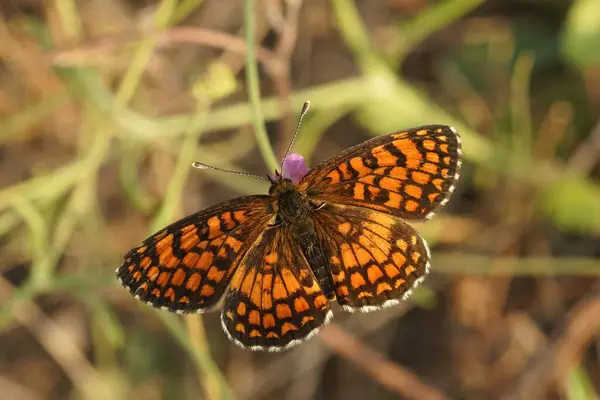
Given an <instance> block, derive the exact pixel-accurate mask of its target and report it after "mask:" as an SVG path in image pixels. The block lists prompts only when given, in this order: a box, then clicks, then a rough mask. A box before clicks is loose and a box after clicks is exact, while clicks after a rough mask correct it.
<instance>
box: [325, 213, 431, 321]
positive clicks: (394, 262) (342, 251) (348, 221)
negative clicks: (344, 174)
mask: <svg viewBox="0 0 600 400" xmlns="http://www.w3.org/2000/svg"><path fill="white" fill-rule="evenodd" d="M314 219H315V226H316V231H317V236H318V237H319V241H320V243H321V246H323V248H324V249H325V251H326V253H327V256H328V257H329V260H330V273H331V278H332V283H333V287H334V291H335V295H336V298H337V301H338V303H339V304H340V305H341V306H342V307H343V308H344V309H345V310H346V311H350V312H353V311H355V310H358V311H362V312H367V311H373V310H377V309H378V308H381V307H387V306H391V305H393V304H396V303H398V302H400V301H401V300H403V299H406V298H407V297H408V296H409V295H410V293H411V291H412V290H413V289H414V288H415V287H416V286H417V285H418V284H419V283H420V282H421V281H422V280H423V279H424V276H425V275H426V274H427V272H428V270H429V258H430V255H429V248H428V247H427V243H426V242H425V240H424V239H423V238H422V237H421V236H419V234H418V233H417V232H416V231H415V230H414V229H413V228H412V227H411V226H410V225H408V224H407V223H406V222H404V221H402V220H401V219H400V218H398V217H395V216H393V215H390V214H385V213H382V212H379V211H374V210H370V209H367V208H364V207H356V206H346V205H334V204H327V205H325V206H324V207H323V208H322V209H320V210H318V211H316V212H315V213H314Z"/></svg>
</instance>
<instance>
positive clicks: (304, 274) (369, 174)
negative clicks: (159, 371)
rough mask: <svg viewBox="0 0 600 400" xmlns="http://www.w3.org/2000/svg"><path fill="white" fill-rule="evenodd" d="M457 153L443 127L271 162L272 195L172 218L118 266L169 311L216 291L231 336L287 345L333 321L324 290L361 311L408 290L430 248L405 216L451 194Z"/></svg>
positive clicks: (131, 284)
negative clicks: (293, 170)
mask: <svg viewBox="0 0 600 400" xmlns="http://www.w3.org/2000/svg"><path fill="white" fill-rule="evenodd" d="M307 109H308V103H307V104H306V105H305V108H304V109H303V113H302V115H304V113H305V112H306V110H307ZM290 147H291V144H290ZM460 157H461V149H460V137H459V136H458V135H457V133H456V130H455V129H454V128H451V127H448V126H443V125H430V126H423V127H420V128H414V129H410V130H407V131H402V132H396V133H392V134H389V135H385V136H380V137H376V138H374V139H371V140H368V141H366V142H364V143H361V144H359V145H357V146H354V147H351V148H349V149H347V150H346V151H344V152H342V153H340V154H339V155H337V156H335V157H333V158H331V159H329V160H326V161H324V162H322V163H321V164H319V165H318V166H317V167H316V168H314V169H313V170H311V171H310V172H308V173H307V174H306V175H304V176H303V177H302V178H301V179H300V180H299V182H298V183H295V182H294V181H292V179H290V178H288V177H286V176H287V175H286V176H283V175H282V174H280V173H278V172H276V174H275V177H269V180H270V181H271V187H270V189H269V195H254V196H245V197H239V198H236V199H233V200H230V201H227V202H225V203H221V204H217V205H215V206H212V207H209V208H207V209H205V210H202V211H200V212H198V213H196V214H192V215H190V216H188V217H186V218H183V219H181V220H179V221H177V222H175V223H173V224H171V225H169V226H168V227H166V228H164V229H162V230H161V231H159V232H158V233H156V234H154V235H152V236H151V237H149V238H148V239H146V240H145V241H144V242H143V244H142V245H141V246H140V247H136V248H134V249H132V250H131V251H130V252H129V253H127V255H126V256H125V261H124V263H123V264H122V265H121V266H120V267H119V268H117V271H116V272H117V277H118V279H119V281H120V282H121V284H122V285H123V286H124V287H125V288H127V289H128V290H129V291H130V292H131V293H132V294H133V295H134V296H135V298H137V299H139V300H142V301H144V302H147V303H148V304H150V305H152V306H154V307H158V308H161V309H164V310H168V311H173V312H177V313H188V312H199V313H202V312H205V311H209V310H211V309H213V308H214V307H215V306H216V305H217V303H219V301H220V299H222V298H224V301H223V310H222V316H221V321H222V325H223V329H224V330H225V332H226V333H227V335H228V336H229V338H230V339H231V340H232V341H234V342H235V343H236V344H238V345H240V346H242V347H249V348H251V349H252V350H269V351H277V350H282V349H287V348H289V347H292V346H294V345H296V344H298V343H300V342H302V341H303V340H306V339H307V338H309V337H311V336H312V335H314V334H315V333H317V331H318V330H319V328H321V327H322V326H323V325H325V324H326V323H327V322H328V321H329V319H330V318H331V316H332V312H331V309H330V301H334V300H337V302H338V303H339V304H340V305H341V306H342V307H343V308H344V309H345V310H346V311H350V312H353V311H362V312H368V311H373V310H377V309H379V308H381V307H387V306H390V305H393V304H396V303H398V302H399V301H401V300H402V299H406V298H407V297H408V296H409V295H410V293H411V291H412V289H414V288H415V287H416V286H417V285H418V284H419V283H420V282H421V281H422V280H423V279H424V277H425V275H426V274H427V272H428V270H429V259H430V252H429V248H428V247H427V243H425V241H424V240H423V238H422V237H421V236H420V235H419V234H418V233H417V232H416V231H415V230H414V229H413V228H412V227H411V226H410V225H408V224H407V223H406V222H405V220H412V221H419V220H426V219H428V218H430V217H431V216H433V214H434V211H435V210H436V209H437V208H438V207H440V206H443V205H444V204H446V203H447V202H448V198H449V197H450V195H451V194H452V192H453V191H454V184H455V182H456V180H457V179H458V177H459V169H460V166H461V161H460ZM284 160H285V158H284ZM197 165H200V166H202V164H197ZM285 166H286V165H285V164H284V165H283V168H282V169H283V171H285Z"/></svg>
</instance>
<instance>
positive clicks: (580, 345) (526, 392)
mask: <svg viewBox="0 0 600 400" xmlns="http://www.w3.org/2000/svg"><path fill="white" fill-rule="evenodd" d="M598 315H600V283H597V284H595V285H594V286H593V287H592V289H590V291H589V292H588V293H587V294H586V296H584V298H583V299H581V300H580V301H579V302H578V303H577V304H576V305H575V306H574V307H573V309H572V310H571V312H569V314H568V315H567V317H566V320H565V321H564V323H563V324H562V325H561V326H560V327H559V328H558V329H556V331H555V333H554V335H553V340H552V341H551V343H550V345H549V346H548V347H547V348H546V349H544V350H543V351H542V352H541V353H540V354H539V355H538V356H537V357H536V358H535V359H534V360H533V362H532V363H531V365H530V367H529V368H527V369H526V370H525V371H524V373H522V374H521V376H520V379H519V380H518V382H517V384H516V385H515V386H514V387H513V389H512V390H511V391H510V392H509V393H508V394H507V395H506V396H505V397H504V398H505V399H537V398H545V394H546V391H547V390H548V389H549V387H550V386H551V385H558V386H559V387H560V386H561V385H562V384H563V380H564V378H565V377H566V376H567V374H568V373H569V371H570V370H571V369H572V368H574V367H575V366H576V365H577V364H578V363H579V362H580V361H581V357H582V356H583V354H585V350H586V349H587V348H588V347H589V346H590V345H591V344H592V342H593V341H594V340H595V339H596V338H597V337H598V334H599V333H600V318H598Z"/></svg>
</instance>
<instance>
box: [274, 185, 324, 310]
mask: <svg viewBox="0 0 600 400" xmlns="http://www.w3.org/2000/svg"><path fill="white" fill-rule="evenodd" d="M269 194H271V196H274V197H275V198H276V199H277V216H276V218H275V225H276V226H278V227H280V228H281V229H288V230H289V231H290V232H291V235H292V237H293V238H294V240H295V242H296V243H298V244H299V245H300V249H301V250H302V253H303V254H304V257H305V258H306V260H307V261H308V264H309V265H310V267H311V269H312V271H313V273H314V275H315V278H317V281H318V282H319V285H320V286H321V289H323V291H324V292H325V294H326V295H327V297H329V298H333V297H334V291H333V284H332V282H331V277H330V274H329V273H328V271H329V269H330V265H329V257H328V256H327V255H326V254H325V248H324V246H323V244H322V243H320V241H319V239H318V236H317V233H316V231H315V222H314V217H313V214H314V213H315V212H319V210H318V208H319V207H318V206H317V205H316V204H314V203H313V202H311V201H310V200H309V199H308V198H307V197H306V195H305V194H304V193H302V192H301V190H299V188H298V187H297V186H296V185H295V184H294V183H293V182H292V181H291V180H289V179H286V178H282V179H281V180H279V181H277V182H275V183H273V185H272V186H271V188H270V190H269Z"/></svg>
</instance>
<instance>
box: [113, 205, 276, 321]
mask: <svg viewBox="0 0 600 400" xmlns="http://www.w3.org/2000/svg"><path fill="white" fill-rule="evenodd" d="M272 210H273V207H272V198H271V197H269V196H246V197H240V198H237V199H233V200H231V201H228V202H225V203H221V204H217V205H216V206H213V207H209V208H207V209H205V210H203V211H200V212H198V213H196V214H192V215H190V216H188V217H186V218H184V219H181V220H179V221H177V222H175V223H173V224H171V225H169V226H168V227H166V228H164V229H162V230H161V231H159V232H157V233H155V234H154V235H152V236H151V237H149V238H148V239H146V240H145V241H144V242H143V244H142V245H141V246H139V247H136V248H134V249H132V250H131V251H129V253H127V254H126V255H125V257H124V258H125V260H124V262H123V264H122V265H121V266H120V267H119V268H117V271H116V272H117V277H118V279H119V281H120V282H121V284H122V285H123V286H125V287H126V288H127V289H128V290H129V291H130V292H131V293H132V294H133V295H134V296H136V297H137V298H139V299H140V300H142V301H145V302H147V303H148V304H150V305H152V306H154V307H160V308H164V309H167V310H169V311H174V312H202V311H205V310H207V309H210V308H212V307H214V306H215V305H216V304H217V302H218V301H219V299H220V298H221V296H222V294H223V292H224V291H225V288H226V287H227V285H228V283H229V281H230V279H231V277H232V275H233V272H234V271H235V268H236V266H237V264H238V262H239V260H241V258H242V257H243V255H244V254H245V253H246V251H247V250H248V248H250V246H251V245H252V243H253V242H254V241H255V240H256V239H257V237H258V235H259V234H260V233H261V232H262V231H263V230H264V229H265V228H266V226H267V224H268V222H269V220H270V219H272V217H273V214H272Z"/></svg>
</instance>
